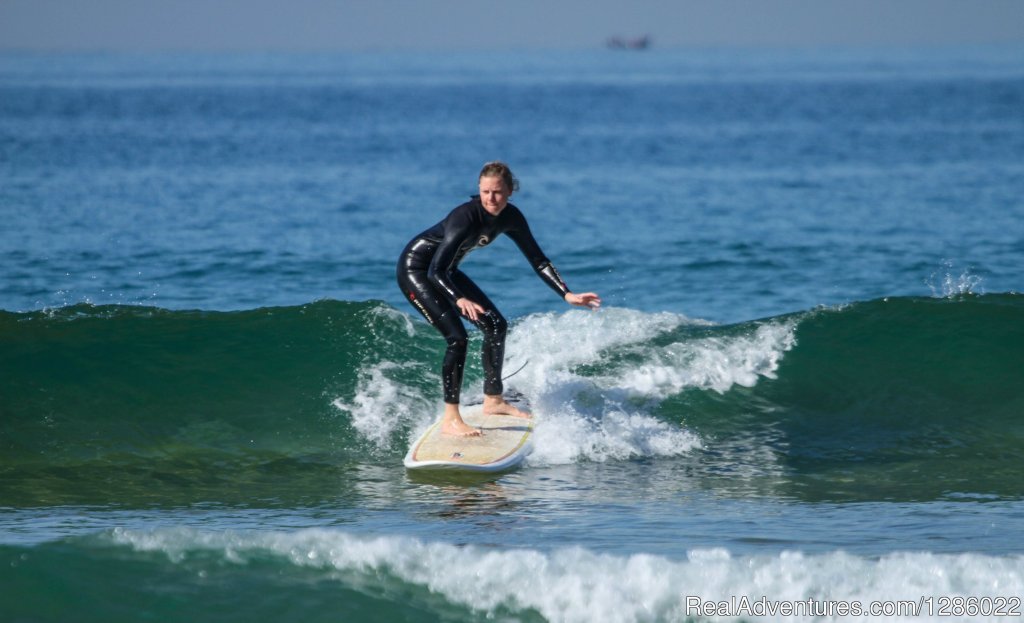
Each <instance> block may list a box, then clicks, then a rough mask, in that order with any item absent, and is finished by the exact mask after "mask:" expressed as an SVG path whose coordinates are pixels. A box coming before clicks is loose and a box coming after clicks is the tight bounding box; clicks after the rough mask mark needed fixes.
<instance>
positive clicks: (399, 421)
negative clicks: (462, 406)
mask: <svg viewBox="0 0 1024 623" xmlns="http://www.w3.org/2000/svg"><path fill="white" fill-rule="evenodd" d="M408 368H415V369H417V373H418V372H419V370H418V369H419V368H420V366H418V365H417V364H415V363H405V364H399V363H394V362H390V361H384V362H380V363H377V364H373V365H370V366H367V367H364V368H363V369H361V370H360V371H359V380H358V381H357V383H356V390H355V395H354V396H353V397H352V400H351V401H344V400H342V399H341V398H336V399H335V400H334V401H333V403H332V404H333V405H334V406H335V407H336V408H338V409H340V410H341V411H343V412H346V413H348V415H349V417H350V419H351V423H352V427H353V428H355V429H356V431H357V432H358V433H359V434H360V435H361V436H362V437H363V438H365V439H366V440H368V441H369V442H371V443H373V444H374V445H375V446H376V447H377V448H380V449H382V450H386V449H388V448H390V447H391V439H392V435H393V434H394V433H395V431H397V430H399V429H400V428H401V427H403V426H409V425H411V426H413V427H414V428H420V429H423V428H426V426H427V425H428V424H429V422H430V420H431V419H432V417H433V416H434V415H435V411H436V405H434V404H431V403H430V402H429V401H427V400H425V399H424V397H423V396H422V395H420V394H419V392H417V391H416V390H415V389H414V388H413V387H410V386H409V385H406V384H404V383H402V382H401V381H399V380H396V379H395V378H394V376H395V372H397V371H400V370H402V369H408Z"/></svg>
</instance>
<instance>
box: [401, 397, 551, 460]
mask: <svg viewBox="0 0 1024 623" xmlns="http://www.w3.org/2000/svg"><path fill="white" fill-rule="evenodd" d="M462 419H463V420H465V422H466V423H467V424H469V425H470V426H473V427H475V428H479V429H480V430H482V431H483V435H481V436H480V437H457V436H454V435H444V434H442V433H441V421H440V420H438V421H437V422H434V423H433V424H432V425H431V426H430V428H428V429H427V431H426V432H425V433H423V434H422V435H420V438H419V439H417V440H416V441H415V442H413V444H412V446H411V447H410V448H409V453H408V454H406V455H405V461H404V463H405V467H406V468H407V469H417V470H418V469H449V470H465V471H474V472H498V471H501V470H504V469H509V468H512V467H515V466H516V465H518V464H519V463H521V462H522V461H523V459H525V458H526V455H528V454H529V453H530V451H531V450H532V449H533V446H532V444H531V439H530V436H531V435H532V434H533V420H532V419H527V418H521V417H515V416H511V415H484V413H483V407H482V406H478V407H469V408H466V409H463V410H462Z"/></svg>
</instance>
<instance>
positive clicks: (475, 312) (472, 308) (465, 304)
mask: <svg viewBox="0 0 1024 623" xmlns="http://www.w3.org/2000/svg"><path fill="white" fill-rule="evenodd" d="M455 305H456V306H458V308H459V311H460V312H462V315H463V316H465V317H466V318H469V319H470V320H472V321H473V322H476V321H477V319H479V318H480V316H483V315H484V314H486V313H487V310H486V309H484V308H483V307H481V306H480V305H478V304H477V303H474V302H473V301H471V300H469V299H467V298H466V297H462V298H460V299H459V300H457V301H455Z"/></svg>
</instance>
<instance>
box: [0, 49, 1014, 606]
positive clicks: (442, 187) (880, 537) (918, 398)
mask: <svg viewBox="0 0 1024 623" xmlns="http://www.w3.org/2000/svg"><path fill="white" fill-rule="evenodd" d="M494 159H501V160H505V161H507V162H508V163H509V164H510V165H511V166H512V169H513V170H514V171H515V173H516V175H517V176H518V177H519V179H520V182H521V189H520V191H519V192H517V193H516V194H515V195H514V196H513V197H512V202H513V203H514V204H516V205H517V206H518V207H519V208H520V209H521V210H522V211H523V213H524V214H525V215H526V217H527V218H528V219H529V221H530V224H531V227H532V230H533V233H534V235H535V236H536V238H537V240H538V242H539V243H540V245H541V246H542V247H543V249H544V251H545V252H546V254H547V255H548V256H549V257H550V258H551V259H552V261H553V262H554V264H555V266H557V267H558V270H559V272H560V273H561V274H562V276H563V277H564V278H565V280H566V281H567V283H568V284H569V286H570V287H571V288H572V289H574V290H577V291H588V290H593V291H596V292H598V293H599V294H601V296H602V298H603V299H604V303H605V304H604V306H603V307H602V309H600V310H599V311H587V310H581V309H575V308H570V307H569V306H567V305H565V303H564V302H562V301H560V300H559V299H558V298H557V297H556V296H554V295H553V294H552V292H551V291H550V290H549V289H548V288H547V287H546V286H545V285H544V284H543V283H542V282H541V281H540V280H538V279H537V278H536V276H535V275H534V273H533V271H532V270H531V268H530V266H529V264H528V263H527V262H526V261H525V259H524V258H523V257H522V255H521V254H520V253H519V251H518V249H517V248H516V247H515V245H514V244H513V243H512V242H511V241H510V240H507V239H499V240H498V241H496V242H495V243H494V244H492V245H491V246H490V247H488V248H487V249H484V250H481V251H478V252H476V253H473V254H472V255H471V256H470V257H469V258H468V259H467V260H466V262H465V263H464V264H463V269H464V270H465V272H466V273H467V274H469V275H470V276H471V277H472V278H473V279H474V280H475V281H476V282H477V283H478V284H479V285H480V286H481V287H482V288H483V289H484V290H485V291H486V292H487V293H488V294H489V295H490V298H491V299H492V300H494V302H495V303H496V304H497V305H498V306H499V308H500V309H501V310H502V312H503V313H504V315H505V316H506V317H507V318H508V319H509V320H510V324H511V329H510V333H509V339H508V343H507V346H506V357H507V359H506V366H505V370H506V373H513V372H515V373H514V374H513V376H511V378H509V379H508V380H507V382H506V386H507V387H510V388H512V389H514V390H516V391H518V392H521V393H523V394H524V395H526V396H527V397H528V398H529V400H530V403H531V405H532V409H533V411H534V414H535V417H536V433H535V435H534V437H535V442H534V451H533V454H531V455H530V457H529V458H528V459H527V461H526V462H525V463H524V464H523V465H522V466H521V467H520V468H518V469H516V470H513V471H509V472H506V473H501V474H497V475H491V476H483V477H481V476H473V477H470V476H458V475H420V474H415V473H410V472H407V471H406V470H405V468H404V467H403V466H402V457H403V455H404V454H405V452H406V450H407V448H408V446H409V443H410V441H411V440H413V439H414V438H415V437H416V436H417V435H418V434H419V433H421V432H422V431H423V430H425V429H426V427H427V426H428V425H429V424H430V423H431V422H432V421H433V420H434V419H436V418H437V417H438V416H439V414H440V412H441V397H442V396H441V384H440V364H441V358H442V355H443V353H444V350H445V343H444V340H443V339H442V338H441V336H440V335H439V334H438V333H437V332H436V331H434V330H433V329H432V328H431V327H430V326H429V325H427V324H426V323H425V322H424V321H423V320H422V318H421V317H420V316H419V315H418V314H417V313H416V311H415V310H414V309H413V308H412V307H410V306H409V305H408V304H407V303H406V302H405V301H404V300H403V298H402V295H401V293H400V292H399V290H398V287H397V286H396V284H395V277H394V271H395V263H396V260H397V257H398V254H399V252H400V251H401V249H402V248H403V246H404V245H405V243H406V242H407V241H408V240H409V239H410V238H411V237H412V236H413V235H415V234H417V233H419V232H420V231H423V230H424V229H426V228H427V227H429V226H431V225H433V224H434V223H436V222H438V221H439V220H441V218H443V217H444V216H445V215H446V214H447V213H448V211H449V210H451V208H453V207H454V206H456V205H458V204H459V203H462V202H463V201H465V200H466V198H468V196H469V195H471V194H474V193H475V192H476V175H477V173H478V172H479V170H480V167H481V165H482V164H483V163H484V162H486V161H489V160H494ZM0 216H2V222H3V227H2V228H0V263H2V266H3V271H2V272H0V587H2V589H0V621H11V622H50V621H53V622H64V621H79V622H91V621H95V622H103V623H111V622H119V621H125V622H128V621H147V620H152V621H162V622H176V621H181V622H188V623H201V622H206V621H210V622H218V623H219V622H225V621H240V622H241V621H245V622H251V621H274V622H282V623H284V622H296V623H298V622H301V623H312V622H317V621H324V622H327V621H388V622H391V621H409V622H426V621H446V622H453V621H479V620H495V621H506V622H508V621H522V622H538V621H551V622H577V621H579V622H593V621H601V622H612V623H614V622H639V621H645V622H646V621H657V622H661V621H708V620H714V621H762V620H763V621H771V620H798V621H805V620H807V621H809V620H815V621H832V620H836V621H840V620H863V619H884V620H905V621H927V620H944V621H948V620H972V621H973V620H991V621H1008V620H1022V616H1021V614H1022V609H1024V604H1022V602H1021V600H1022V598H1024V293H1022V288H1024V275H1022V272H1021V265H1022V259H1024V225H1022V223H1024V47H1020V46H1000V47H977V48H973V47H953V48H927V49H923V48H922V49H896V48H887V49H826V50H753V49H752V50H710V49H709V50H696V49H695V50H658V49H652V50H647V51H642V52H637V51H612V50H597V49H595V50H589V51H575V52H571V51H549V52H528V53H526V52H523V53H518V52H493V53H469V52H443V53H442V52H437V53H419V54H414V53H410V52H404V53H384V52H375V53H369V52H368V53H345V54H342V53H337V54H326V53H324V54H283V53H281V54H226V53H225V54H173V53H161V54H149V55H143V54H135V55H130V54H113V53H111V54H106V53H96V54H70V53H69V54H29V53H14V52H6V53H3V54H0ZM470 338H471V344H470V353H471V356H470V359H469V362H468V367H467V370H466V381H465V391H464V397H465V398H466V399H467V400H470V401H471V400H473V399H474V398H479V397H480V395H481V392H482V385H481V383H482V377H483V371H482V367H481V364H480V361H479V357H478V356H477V354H476V353H478V352H479V347H480V337H479V333H478V332H476V331H475V330H472V331H471V332H470ZM516 370H519V371H518V372H516Z"/></svg>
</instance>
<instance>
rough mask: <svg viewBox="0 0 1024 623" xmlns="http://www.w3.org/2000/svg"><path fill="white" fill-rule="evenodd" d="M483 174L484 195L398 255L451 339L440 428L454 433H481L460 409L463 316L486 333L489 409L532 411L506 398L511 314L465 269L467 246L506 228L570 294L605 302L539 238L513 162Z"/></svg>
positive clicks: (576, 300) (413, 293)
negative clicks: (517, 196)
mask: <svg viewBox="0 0 1024 623" xmlns="http://www.w3.org/2000/svg"><path fill="white" fill-rule="evenodd" d="M478 182H479V190H480V194H479V195H474V196H473V197H472V198H471V199H470V200H469V201H467V202H466V203H463V204H462V205H460V206H458V207H456V208H455V209H454V210H452V211H451V212H450V213H449V214H448V216H446V217H445V218H444V220H442V221H441V222H440V223H438V224H436V225H434V226H433V227H431V228H430V229H428V230H426V231H424V232H423V233H421V234H419V235H418V236H416V237H415V238H413V239H412V240H411V241H409V244H408V245H406V247H405V250H403V251H402V255H401V257H400V258H399V260H398V271H397V272H398V274H397V276H398V286H399V287H400V288H401V289H402V293H403V294H404V295H405V297H406V299H408V300H409V302H410V303H411V304H412V306H413V307H415V308H416V310H417V311H418V312H419V313H421V314H423V317H424V318H426V319H427V322H429V323H430V324H431V325H432V326H433V327H434V328H435V329H437V330H438V331H440V332H441V335H443V336H444V339H445V341H446V342H447V343H448V348H447V350H446V351H445V355H444V362H443V364H442V384H443V387H444V403H445V409H444V416H443V418H442V420H441V431H442V432H444V433H446V434H449V435H464V436H470V435H480V434H481V432H480V430H478V429H476V428H474V427H472V426H470V425H469V424H467V423H466V422H465V421H463V419H462V414H461V413H460V412H459V394H460V392H461V390H462V370H463V367H464V365H465V362H466V345H467V342H468V336H467V334H466V327H465V326H463V324H462V320H461V319H460V316H461V317H462V318H465V319H467V320H469V321H470V322H472V323H473V324H474V325H476V327H477V328H479V329H480V331H481V332H482V333H483V337H484V342H483V349H482V351H483V353H482V354H483V367H484V413H487V414H506V415H514V416H518V417H530V415H529V414H528V413H526V412H524V411H521V410H520V409H518V408H516V407H515V406H514V405H511V404H509V403H508V402H506V400H505V398H504V395H503V389H504V388H503V386H502V380H501V367H502V365H503V363H504V359H505V333H506V331H507V330H508V322H507V321H506V320H505V318H504V316H502V315H501V312H499V311H498V308H497V307H495V305H494V303H492V302H491V300H490V299H489V298H487V295H486V294H484V293H483V291H482V290H480V288H479V287H477V285H476V284H475V283H473V281H472V280H470V278H469V277H467V276H466V274H465V273H463V272H462V271H461V270H459V263H460V262H461V261H462V259H463V258H464V257H466V254H467V253H469V252H470V251H473V250H474V249H479V248H482V247H485V246H487V245H488V244H490V243H491V242H493V241H494V239H495V238H496V237H497V236H499V235H500V234H506V235H508V237H509V238H511V239H512V240H513V241H514V242H515V243H516V246H518V247H519V250H520V251H521V252H522V253H523V255H524V256H526V258H527V259H528V260H529V262H530V265H531V266H533V269H534V271H536V272H537V275H539V276H540V278H541V279H542V280H544V282H545V283H546V284H547V285H548V286H549V287H550V288H551V289H552V290H554V291H555V292H556V293H558V295H559V296H560V297H561V298H562V299H564V300H565V302H567V303H569V304H570V305H577V306H580V307H590V308H592V309H597V308H598V307H600V306H601V299H600V297H598V295H597V294H595V293H593V292H586V293H583V294H576V293H574V292H572V291H570V290H569V287H568V286H567V285H565V282H564V281H562V278H561V276H560V275H559V274H558V271H556V270H555V267H554V266H552V264H551V262H550V261H549V260H548V258H547V257H546V256H545V255H544V252H543V251H541V249H540V246H539V245H538V244H537V241H536V240H534V238H533V234H531V233H530V227H529V225H528V224H527V223H526V218H525V217H524V216H523V213H522V212H520V211H519V208H517V207H516V206H514V205H512V204H511V203H509V202H508V200H509V197H511V196H512V193H513V192H514V191H516V190H518V189H519V182H518V180H516V178H515V176H514V175H512V171H511V169H509V167H508V165H506V164H505V163H503V162H488V163H487V164H485V165H484V167H483V169H482V170H481V171H480V176H479V178H478Z"/></svg>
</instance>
